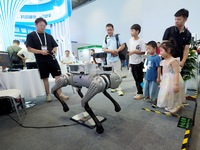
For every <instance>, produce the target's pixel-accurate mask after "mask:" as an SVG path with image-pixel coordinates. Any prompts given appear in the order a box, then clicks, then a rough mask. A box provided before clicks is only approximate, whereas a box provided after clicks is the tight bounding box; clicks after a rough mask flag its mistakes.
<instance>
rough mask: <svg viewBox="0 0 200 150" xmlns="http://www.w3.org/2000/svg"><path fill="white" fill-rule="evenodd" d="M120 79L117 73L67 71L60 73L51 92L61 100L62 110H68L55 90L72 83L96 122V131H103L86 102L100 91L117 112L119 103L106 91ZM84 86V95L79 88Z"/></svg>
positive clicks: (114, 86) (118, 83)
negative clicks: (66, 72) (77, 72)
mask: <svg viewBox="0 0 200 150" xmlns="http://www.w3.org/2000/svg"><path fill="white" fill-rule="evenodd" d="M121 81H122V79H121V77H120V76H119V75H118V74H117V73H114V72H112V73H110V74H106V73H103V74H99V75H96V74H95V75H91V74H83V73H80V74H72V73H68V74H66V75H62V76H61V77H60V78H59V79H58V80H57V81H56V84H55V85H54V86H53V87H52V89H51V92H52V93H53V94H54V95H55V97H56V98H57V99H58V100H59V101H60V102H61V104H62V106H63V111H64V112H66V111H68V110H69V108H68V106H67V104H66V103H65V102H64V101H62V100H61V99H60V98H59V96H58V94H57V90H58V89H60V88H61V87H64V86H67V85H72V86H73V87H76V89H77V92H78V94H79V96H80V97H81V98H82V101H81V104H82V106H83V107H84V108H85V110H86V111H87V113H88V114H89V115H90V116H91V118H92V119H93V120H94V122H95V124H96V132H97V133H99V134H100V133H103V131H104V129H103V126H102V125H101V122H100V121H99V120H98V119H97V117H96V115H95V114H94V112H93V111H92V109H91V108H90V106H89V104H88V102H89V101H90V100H91V99H92V98H93V97H94V96H95V95H96V94H98V93H100V92H102V93H103V94H104V95H105V96H106V97H108V98H109V99H110V100H111V102H112V103H113V105H114V106H115V111H116V112H119V111H120V110H121V108H120V106H119V104H118V103H117V102H116V101H115V100H114V99H113V98H112V97H111V96H110V95H109V94H108V93H107V91H106V90H107V89H108V88H112V89H115V88H117V87H118V86H119V85H120V83H121ZM82 87H86V88H88V90H87V92H86V94H85V96H83V94H82V92H81V88H82Z"/></svg>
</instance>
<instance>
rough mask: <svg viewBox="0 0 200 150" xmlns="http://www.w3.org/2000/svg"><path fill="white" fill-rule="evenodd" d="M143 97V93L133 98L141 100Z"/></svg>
mask: <svg viewBox="0 0 200 150" xmlns="http://www.w3.org/2000/svg"><path fill="white" fill-rule="evenodd" d="M143 97H144V96H143V94H137V95H135V96H134V97H133V98H134V99H135V100H141V99H142V98H143Z"/></svg>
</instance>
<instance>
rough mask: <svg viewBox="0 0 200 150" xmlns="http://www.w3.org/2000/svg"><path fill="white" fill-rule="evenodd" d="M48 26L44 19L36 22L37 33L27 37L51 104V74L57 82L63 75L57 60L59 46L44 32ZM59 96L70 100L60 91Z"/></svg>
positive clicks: (28, 46)
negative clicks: (49, 79)
mask: <svg viewBox="0 0 200 150" xmlns="http://www.w3.org/2000/svg"><path fill="white" fill-rule="evenodd" d="M46 25H47V22H46V20H45V19H43V18H37V19H36V20H35V26H36V31H33V32H31V33H29V34H28V35H27V39H26V42H27V43H26V47H27V49H28V51H29V52H32V53H34V55H35V58H36V62H37V65H38V68H39V72H40V77H41V79H43V82H44V87H45V91H46V100H47V102H49V101H51V100H52V99H51V95H50V90H49V81H48V78H49V74H50V73H51V75H52V76H53V77H55V79H56V80H57V79H58V78H59V76H60V75H61V69H60V66H59V64H58V61H57V60H56V58H55V54H56V51H57V47H58V44H57V43H56V41H55V40H54V38H53V37H52V36H51V35H50V34H48V33H45V32H44V30H45V28H46ZM58 95H59V97H60V99H62V100H66V99H69V97H68V96H65V95H64V94H62V93H61V90H59V91H58Z"/></svg>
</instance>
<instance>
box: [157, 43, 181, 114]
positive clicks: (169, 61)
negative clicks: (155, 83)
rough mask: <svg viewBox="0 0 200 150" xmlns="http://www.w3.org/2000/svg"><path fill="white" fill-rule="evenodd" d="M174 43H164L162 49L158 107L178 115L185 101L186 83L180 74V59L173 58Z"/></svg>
mask: <svg viewBox="0 0 200 150" xmlns="http://www.w3.org/2000/svg"><path fill="white" fill-rule="evenodd" d="M174 47H175V43H174V41H164V42H163V43H162V44H161V47H160V54H161V56H162V57H163V58H164V60H162V61H161V63H160V66H161V67H162V79H161V83H160V90H159V94H158V102H157V106H158V107H161V108H165V110H167V111H169V112H170V113H177V112H178V111H179V110H180V109H181V108H182V102H184V101H185V91H184V81H183V79H182V77H181V74H180V70H181V68H180V66H179V63H180V58H174V57H172V54H173V52H174V51H175V49H174Z"/></svg>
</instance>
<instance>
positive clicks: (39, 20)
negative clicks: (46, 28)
mask: <svg viewBox="0 0 200 150" xmlns="http://www.w3.org/2000/svg"><path fill="white" fill-rule="evenodd" d="M39 22H44V23H45V24H46V25H47V21H46V20H45V19H44V18H42V17H40V18H37V19H36V20H35V24H38V23H39Z"/></svg>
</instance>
